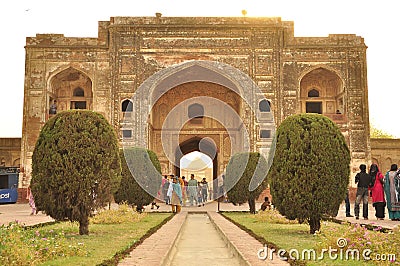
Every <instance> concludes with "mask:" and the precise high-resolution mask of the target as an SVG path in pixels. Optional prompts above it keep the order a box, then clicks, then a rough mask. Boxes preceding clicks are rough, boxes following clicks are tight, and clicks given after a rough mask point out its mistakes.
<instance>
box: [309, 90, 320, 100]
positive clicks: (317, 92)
mask: <svg viewBox="0 0 400 266" xmlns="http://www.w3.org/2000/svg"><path fill="white" fill-rule="evenodd" d="M308 97H310V98H313V97H319V91H317V90H316V89H312V90H310V91H309V92H308Z"/></svg>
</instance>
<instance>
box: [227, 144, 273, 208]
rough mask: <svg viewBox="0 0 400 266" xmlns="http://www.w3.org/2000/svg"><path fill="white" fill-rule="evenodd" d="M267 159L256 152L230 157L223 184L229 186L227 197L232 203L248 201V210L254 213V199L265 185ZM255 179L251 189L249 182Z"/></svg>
mask: <svg viewBox="0 0 400 266" xmlns="http://www.w3.org/2000/svg"><path fill="white" fill-rule="evenodd" d="M267 171H268V167H267V161H266V159H265V158H264V156H262V155H261V154H260V153H258V152H243V153H237V154H235V155H233V156H232V157H231V159H230V160H229V163H228V165H227V167H226V176H225V180H224V185H225V186H226V187H231V189H230V190H229V191H228V193H227V194H228V199H229V200H230V201H232V202H233V203H239V204H241V203H244V202H246V201H247V202H248V203H249V207H250V212H251V213H255V212H256V209H255V200H256V198H258V196H259V195H260V194H261V192H263V191H264V189H265V188H266V187H267V185H268V183H267V179H266V178H265V177H266V175H267ZM253 180H257V181H256V182H257V184H255V186H254V187H255V189H254V190H252V191H251V189H250V184H251V182H254V181H253Z"/></svg>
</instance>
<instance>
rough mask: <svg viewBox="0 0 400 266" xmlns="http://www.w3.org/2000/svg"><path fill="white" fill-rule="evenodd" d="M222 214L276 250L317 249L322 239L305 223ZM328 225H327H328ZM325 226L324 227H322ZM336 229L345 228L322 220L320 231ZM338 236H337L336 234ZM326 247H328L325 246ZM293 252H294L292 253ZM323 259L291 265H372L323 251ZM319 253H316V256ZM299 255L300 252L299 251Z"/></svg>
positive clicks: (243, 214) (250, 215)
mask: <svg viewBox="0 0 400 266" xmlns="http://www.w3.org/2000/svg"><path fill="white" fill-rule="evenodd" d="M223 215H224V216H225V217H227V218H228V219H230V220H232V221H233V222H235V223H237V224H239V225H240V226H241V227H243V228H245V229H246V231H249V232H250V234H252V235H254V236H255V237H256V238H258V239H259V240H260V241H261V242H262V243H264V244H267V246H268V248H275V249H276V250H279V249H285V250H286V251H290V250H293V249H296V250H298V251H299V252H301V251H303V250H306V249H314V250H317V245H318V242H321V241H322V238H321V236H320V235H318V234H316V235H311V234H310V233H309V230H310V229H309V226H308V225H307V224H276V223H268V222H265V221H260V220H258V219H256V215H254V214H250V213H238V212H224V213H223ZM328 225H329V226H328ZM324 227H325V228H324ZM332 228H334V229H335V230H336V229H337V231H338V232H340V231H341V230H345V228H346V227H345V226H344V225H340V224H337V223H332V222H323V223H322V225H321V231H322V232H323V230H325V229H328V230H332ZM338 237H339V236H338ZM327 248H328V247H327ZM293 254H295V253H293ZM325 254H326V255H324V258H325V259H323V260H318V259H317V260H315V261H314V260H300V261H297V262H294V261H291V264H292V265H354V266H355V265H372V263H366V262H362V261H357V260H340V259H336V260H332V259H329V256H328V255H327V253H325ZM319 255H320V253H317V257H318V256H319ZM300 256H301V253H300Z"/></svg>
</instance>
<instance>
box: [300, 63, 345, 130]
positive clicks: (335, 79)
mask: <svg viewBox="0 0 400 266" xmlns="http://www.w3.org/2000/svg"><path fill="white" fill-rule="evenodd" d="M345 98H346V96H345V90H344V86H343V82H342V80H341V78H340V77H339V75H338V74H336V73H335V72H333V71H331V70H328V69H326V68H323V67H318V68H315V69H313V70H311V71H309V72H308V73H307V74H305V75H304V76H303V78H302V79H301V81H300V103H301V112H303V113H318V114H323V115H325V116H327V117H329V118H331V119H332V120H333V121H335V122H337V123H344V122H346V113H347V108H346V103H345Z"/></svg>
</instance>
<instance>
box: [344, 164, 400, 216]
mask: <svg viewBox="0 0 400 266" xmlns="http://www.w3.org/2000/svg"><path fill="white" fill-rule="evenodd" d="M355 182H356V184H357V193H356V201H355V205H354V215H355V217H356V219H359V215H360V204H361V201H362V202H363V213H362V215H363V218H364V219H365V220H367V219H368V197H369V196H371V197H372V206H373V207H374V208H375V216H376V218H377V219H378V220H383V219H384V218H385V207H387V209H388V212H389V219H391V220H392V221H400V169H398V166H397V164H392V165H391V167H390V170H389V171H387V172H386V174H385V175H383V174H382V173H381V171H380V170H379V167H378V165H377V164H372V165H371V167H370V169H369V173H367V166H366V165H365V164H361V165H360V172H359V173H357V175H356V176H355ZM346 212H347V210H346ZM346 216H350V214H349V213H347V215H346Z"/></svg>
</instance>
